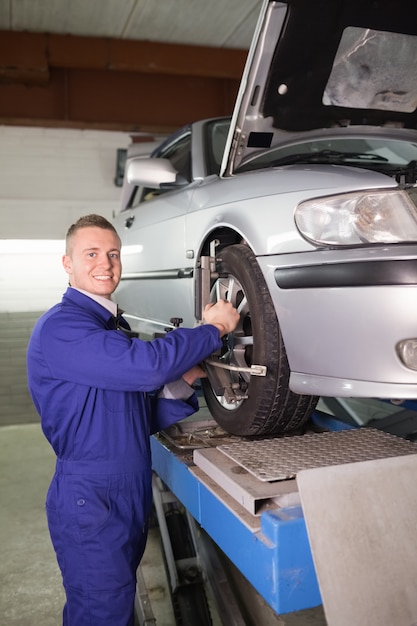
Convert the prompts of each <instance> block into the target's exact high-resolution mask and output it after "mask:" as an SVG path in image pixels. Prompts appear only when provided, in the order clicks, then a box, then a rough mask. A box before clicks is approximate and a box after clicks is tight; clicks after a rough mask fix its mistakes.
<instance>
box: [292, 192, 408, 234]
mask: <svg viewBox="0 0 417 626" xmlns="http://www.w3.org/2000/svg"><path fill="white" fill-rule="evenodd" d="M295 222H296V224H297V227H298V229H299V230H300V232H301V234H302V235H303V236H304V237H305V238H306V239H308V240H309V241H311V242H313V243H315V244H317V245H320V246H322V245H325V246H351V245H358V244H363V243H365V244H366V243H398V242H405V241H417V213H416V207H415V205H414V204H413V202H412V201H411V199H410V198H409V196H408V194H407V193H406V192H405V191H403V190H393V191H389V190H388V191H387V190H384V191H366V192H355V193H347V194H341V195H338V196H327V197H325V198H315V199H314V200H308V201H306V202H301V203H300V204H299V205H298V206H297V208H296V210H295Z"/></svg>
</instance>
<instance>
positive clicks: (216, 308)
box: [203, 300, 240, 337]
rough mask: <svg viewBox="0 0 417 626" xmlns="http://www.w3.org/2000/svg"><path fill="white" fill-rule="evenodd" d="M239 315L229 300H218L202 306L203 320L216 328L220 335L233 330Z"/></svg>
mask: <svg viewBox="0 0 417 626" xmlns="http://www.w3.org/2000/svg"><path fill="white" fill-rule="evenodd" d="M239 319H240V315H239V313H238V312H237V310H236V309H235V307H234V306H233V304H232V303H231V302H226V300H219V301H218V302H215V303H214V304H207V305H206V306H205V307H204V312H203V320H204V322H205V323H206V324H212V325H213V326H216V328H218V330H219V333H220V337H223V335H227V334H228V333H231V332H232V331H234V329H235V328H236V326H237V325H238V323H239Z"/></svg>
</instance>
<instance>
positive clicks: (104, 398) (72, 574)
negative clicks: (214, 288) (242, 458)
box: [27, 215, 239, 626]
mask: <svg viewBox="0 0 417 626" xmlns="http://www.w3.org/2000/svg"><path fill="white" fill-rule="evenodd" d="M63 265H64V268H65V270H66V272H67V273H68V276H69V283H70V286H69V287H68V289H67V291H66V292H65V294H64V296H63V299H62V302H61V303H59V304H57V305H55V306H54V307H52V309H50V310H49V311H48V312H47V313H45V314H44V315H43V316H42V317H41V318H40V319H39V320H38V322H37V323H36V325H35V328H34V330H33V333H32V336H31V339H30V342H29V346H28V353H27V364H28V382H29V390H30V393H31V396H32V399H33V402H34V404H35V406H36V408H37V410H38V412H39V415H40V416H41V424H42V429H43V432H44V434H45V436H46V438H47V439H48V441H49V443H50V444H51V446H52V447H53V449H54V451H55V453H56V456H57V464H56V472H55V475H54V477H53V479H52V482H51V485H50V487H49V490H48V494H47V498H46V511H47V518H48V525H49V531H50V534H51V539H52V543H53V545H54V548H55V551H56V555H57V560H58V563H59V566H60V569H61V573H62V577H63V584H64V588H65V592H66V598H67V602H66V605H65V607H64V611H63V624H64V625H65V626H133V624H134V597H135V589H136V570H137V568H138V565H139V562H140V559H141V557H142V554H143V551H144V548H145V543H146V537H147V526H148V518H149V514H150V510H151V504H152V490H151V476H152V469H151V458H150V443H149V435H150V434H151V433H153V432H156V431H158V430H161V429H163V428H165V427H167V426H168V425H170V424H173V423H175V422H176V421H178V420H180V419H183V418H185V417H187V416H188V415H191V414H192V413H194V412H195V411H196V410H198V403H197V398H196V396H195V394H194V390H193V389H192V387H191V386H190V385H191V384H192V383H193V382H194V381H195V380H196V378H197V377H198V376H200V375H202V370H201V368H200V367H199V366H198V363H199V362H201V361H202V360H203V359H205V358H206V357H207V356H209V355H210V354H211V353H212V352H214V351H216V350H217V349H218V348H219V347H220V345H221V341H220V338H221V337H222V336H223V335H225V334H227V333H228V332H231V331H232V330H234V328H235V327H236V325H237V322H238V320H239V314H238V313H237V311H236V309H235V308H234V307H233V306H232V304H231V303H230V302H225V301H219V302H217V303H216V304H214V305H208V306H207V307H206V310H205V322H206V323H205V324H203V325H200V326H198V327H196V328H193V329H187V328H180V329H176V330H175V331H173V332H170V333H168V334H167V335H166V337H164V338H160V339H155V340H154V341H142V340H140V339H138V338H136V337H133V338H132V337H131V336H130V335H129V334H128V333H126V332H124V331H123V327H124V329H125V330H128V328H129V327H128V324H127V323H126V321H124V320H123V318H122V319H119V320H116V316H117V304H116V303H115V302H113V301H112V300H111V295H112V293H113V292H114V290H115V289H116V287H117V285H118V283H119V280H120V276H121V261H120V239H119V237H118V235H117V232H116V231H115V229H114V228H113V226H112V224H110V223H109V222H108V221H107V220H106V219H104V218H103V217H101V216H99V215H88V216H86V217H83V218H80V219H79V220H78V222H76V223H75V224H73V225H72V226H71V227H70V229H69V230H68V233H67V238H66V254H65V255H64V257H63ZM121 327H122V329H120V328H121Z"/></svg>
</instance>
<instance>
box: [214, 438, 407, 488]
mask: <svg viewBox="0 0 417 626" xmlns="http://www.w3.org/2000/svg"><path fill="white" fill-rule="evenodd" d="M217 449H218V450H220V451H221V452H222V453H223V454H225V455H226V456H228V457H229V458H231V459H232V460H233V461H235V463H237V464H238V465H241V466H242V467H244V468H245V469H246V470H247V471H248V472H250V473H251V474H253V475H254V476H256V478H258V479H259V480H261V481H269V482H271V481H276V480H288V479H290V478H294V477H295V476H296V474H297V473H298V472H300V471H301V470H304V469H312V468H314V467H324V466H328V465H342V464H344V463H355V462H357V461H370V460H373V459H381V458H385V457H396V456H402V455H406V454H416V453H417V444H416V443H413V442H411V441H407V440H406V439H402V438H400V437H397V436H396V435H392V434H390V433H386V432H383V431H381V430H377V429H374V428H358V429H352V430H342V431H337V432H324V433H307V434H304V435H300V436H291V437H290V436H288V437H280V438H275V439H262V440H260V441H239V442H237V443H232V444H225V445H220V446H218V447H217Z"/></svg>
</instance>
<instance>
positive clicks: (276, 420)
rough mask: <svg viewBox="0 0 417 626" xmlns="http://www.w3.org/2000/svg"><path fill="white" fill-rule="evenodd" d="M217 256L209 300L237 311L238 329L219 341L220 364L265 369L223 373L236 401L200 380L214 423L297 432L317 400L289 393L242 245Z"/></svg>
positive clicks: (264, 299) (245, 430) (263, 296)
mask: <svg viewBox="0 0 417 626" xmlns="http://www.w3.org/2000/svg"><path fill="white" fill-rule="evenodd" d="M219 256H220V260H219V265H218V270H219V276H220V277H219V278H218V279H217V280H216V282H215V283H214V285H213V288H212V301H215V300H217V299H224V300H229V301H231V302H232V303H233V304H234V305H235V306H236V307H237V308H238V310H239V312H240V322H239V325H238V327H237V328H236V330H235V331H234V332H233V334H232V335H231V336H230V335H229V336H228V337H226V338H225V341H224V345H223V348H222V356H221V360H222V361H223V362H224V363H228V364H232V365H238V366H241V367H250V366H251V365H266V367H267V375H266V376H251V375H250V374H242V373H237V372H228V375H230V376H231V377H232V382H233V383H234V384H235V385H236V384H239V387H240V389H241V390H242V391H243V392H245V393H246V396H247V398H246V399H242V400H239V401H238V402H236V403H227V402H226V401H225V398H224V396H217V395H216V394H215V393H214V391H213V388H212V386H211V385H210V383H209V381H208V379H207V378H203V379H202V386H203V391H204V395H205V398H206V402H207V406H208V408H209V410H210V412H211V414H212V416H213V418H214V419H215V420H216V422H217V423H218V424H219V425H220V426H221V427H222V428H224V430H226V431H227V432H229V433H232V434H234V435H240V436H257V435H272V434H274V435H277V434H287V433H294V432H297V431H299V430H300V429H301V428H302V426H303V425H304V424H305V423H306V422H307V421H308V420H309V418H310V416H311V413H312V411H313V410H314V407H315V406H316V404H317V401H318V398H317V397H316V396H305V395H299V394H295V393H293V392H292V391H290V389H289V385H288V383H289V377H290V368H289V365H288V359H287V355H286V352H285V347H284V343H283V340H282V336H281V332H280V328H279V323H278V320H277V316H276V313H275V308H274V305H273V303H272V299H271V296H270V294H269V291H268V288H267V285H266V283H265V280H264V277H263V275H262V272H261V270H260V267H259V265H258V263H257V261H256V258H255V256H254V255H253V253H252V251H251V250H250V249H249V248H248V247H247V246H245V245H234V246H230V247H228V248H225V249H224V250H223V251H222V252H221V253H220V255H219Z"/></svg>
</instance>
